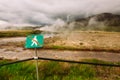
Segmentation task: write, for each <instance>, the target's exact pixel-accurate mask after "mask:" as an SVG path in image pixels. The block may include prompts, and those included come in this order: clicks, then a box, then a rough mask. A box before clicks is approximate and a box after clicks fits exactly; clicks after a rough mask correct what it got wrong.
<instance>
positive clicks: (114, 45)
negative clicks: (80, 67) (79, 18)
mask: <svg viewBox="0 0 120 80" xmlns="http://www.w3.org/2000/svg"><path fill="white" fill-rule="evenodd" d="M57 36H58V35H57ZM21 41H22V42H23V41H25V38H24V37H18V38H0V57H1V58H5V59H26V58H30V57H34V55H35V54H34V50H32V49H25V48H24V46H18V44H20V43H21ZM58 46H59V47H58ZM63 47H64V48H65V47H66V48H65V50H64V48H63ZM46 48H47V49H46ZM48 48H49V49H48ZM52 48H57V50H56V49H55V50H54V49H52ZM59 48H62V50H60V49H59ZM72 49H74V51H73V50H72ZM76 49H77V50H76ZM83 49H84V51H83ZM97 50H98V51H97ZM112 50H113V51H112ZM119 51H120V33H117V32H74V33H69V34H61V35H59V37H53V38H47V39H45V45H44V48H43V49H39V50H38V55H39V57H47V58H57V59H67V60H77V61H80V60H83V59H98V60H104V61H112V62H120V54H119V53H120V52H119Z"/></svg>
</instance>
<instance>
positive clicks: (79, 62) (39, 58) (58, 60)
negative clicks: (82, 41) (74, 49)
mask: <svg viewBox="0 0 120 80" xmlns="http://www.w3.org/2000/svg"><path fill="white" fill-rule="evenodd" d="M30 60H49V61H57V62H68V63H78V64H88V65H96V66H109V67H120V65H118V64H104V63H93V62H82V61H71V60H61V59H51V58H42V57H34V58H29V59H24V60H18V61H14V62H8V63H4V64H0V67H2V66H6V65H11V64H15V63H20V62H25V61H30Z"/></svg>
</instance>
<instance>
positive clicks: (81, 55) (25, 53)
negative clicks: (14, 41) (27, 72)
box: [0, 47, 120, 62]
mask: <svg viewBox="0 0 120 80" xmlns="http://www.w3.org/2000/svg"><path fill="white" fill-rule="evenodd" d="M34 55H35V53H34V50H24V49H23V48H20V47H19V48H13V50H7V49H0V57H1V58H5V59H26V58H32V57H34ZM38 56H39V57H44V58H55V59H66V60H76V61H80V60H82V59H98V60H103V61H112V62H120V54H119V53H112V52H93V51H60V50H59V51H58V50H38Z"/></svg>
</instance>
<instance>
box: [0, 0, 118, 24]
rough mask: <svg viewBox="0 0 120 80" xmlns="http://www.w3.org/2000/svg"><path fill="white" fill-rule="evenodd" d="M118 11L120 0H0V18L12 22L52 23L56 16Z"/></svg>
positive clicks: (80, 15) (85, 15)
mask: <svg viewBox="0 0 120 80" xmlns="http://www.w3.org/2000/svg"><path fill="white" fill-rule="evenodd" d="M103 12H111V13H120V0H0V20H3V21H6V22H9V23H13V24H34V25H40V24H52V23H54V22H55V21H56V20H57V18H63V19H64V18H66V16H67V15H71V16H73V17H76V16H79V17H87V16H89V15H93V14H98V13H103Z"/></svg>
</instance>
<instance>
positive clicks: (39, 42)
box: [25, 35, 44, 48]
mask: <svg viewBox="0 0 120 80" xmlns="http://www.w3.org/2000/svg"><path fill="white" fill-rule="evenodd" d="M43 44H44V39H43V35H29V36H27V38H26V43H25V48H41V47H43Z"/></svg>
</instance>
